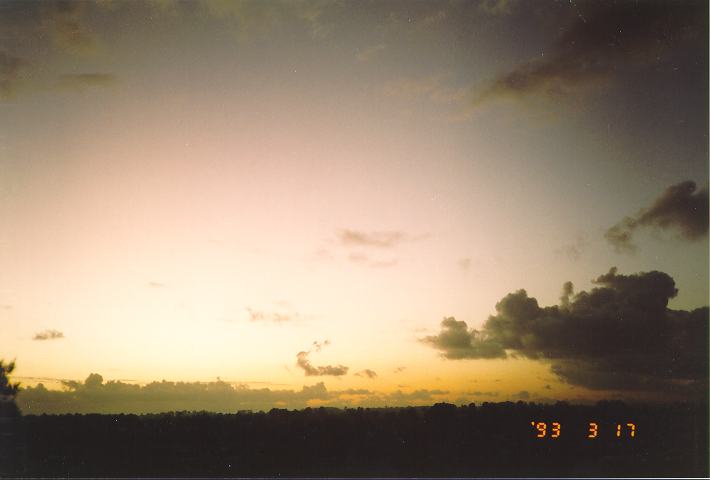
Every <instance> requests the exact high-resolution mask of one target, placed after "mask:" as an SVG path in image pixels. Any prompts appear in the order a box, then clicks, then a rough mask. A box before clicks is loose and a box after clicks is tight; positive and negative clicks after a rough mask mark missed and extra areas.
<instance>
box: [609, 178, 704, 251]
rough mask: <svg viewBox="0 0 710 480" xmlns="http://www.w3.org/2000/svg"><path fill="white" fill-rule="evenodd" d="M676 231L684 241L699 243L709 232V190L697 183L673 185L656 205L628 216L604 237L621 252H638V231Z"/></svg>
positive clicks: (689, 182)
mask: <svg viewBox="0 0 710 480" xmlns="http://www.w3.org/2000/svg"><path fill="white" fill-rule="evenodd" d="M640 227H646V228H651V229H656V230H675V231H676V232H678V234H679V236H680V238H682V239H685V240H690V241H692V240H698V239H700V238H703V237H705V236H706V235H707V233H708V190H707V188H704V189H698V188H697V187H696V185H695V182H692V181H685V182H681V183H679V184H677V185H672V186H670V187H668V189H666V191H665V192H663V194H662V195H661V196H660V197H658V198H657V199H656V200H655V201H654V202H653V204H652V205H651V206H650V207H648V208H644V209H642V210H640V211H639V212H638V213H637V214H636V215H635V216H633V217H626V218H624V219H623V220H622V221H621V222H619V223H617V224H616V225H614V226H613V227H611V228H609V230H607V232H606V234H605V235H604V236H605V238H606V239H607V240H608V241H609V243H611V244H612V245H613V246H614V248H615V249H616V250H617V251H618V252H634V251H635V250H636V249H637V246H636V245H635V244H634V243H633V234H634V232H635V231H636V229H638V228H640Z"/></svg>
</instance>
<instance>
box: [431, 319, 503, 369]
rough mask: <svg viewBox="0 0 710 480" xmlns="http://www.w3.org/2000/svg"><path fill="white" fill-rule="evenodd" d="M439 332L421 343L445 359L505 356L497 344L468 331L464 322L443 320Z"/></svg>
mask: <svg viewBox="0 0 710 480" xmlns="http://www.w3.org/2000/svg"><path fill="white" fill-rule="evenodd" d="M441 330H442V331H441V333H439V334H438V335H435V336H432V335H430V336H427V337H424V338H423V339H422V342H424V343H426V344H428V345H430V346H432V347H434V348H436V349H438V350H441V351H442V352H443V356H444V357H445V358H448V359H451V360H456V359H461V358H505V356H506V355H505V350H503V348H502V347H501V345H500V344H499V343H498V342H496V341H495V340H491V339H488V338H486V336H485V334H482V333H481V332H478V331H476V330H473V329H471V330H469V329H468V328H467V326H466V322H464V321H457V320H456V319H455V318H453V317H448V318H444V320H442V322H441Z"/></svg>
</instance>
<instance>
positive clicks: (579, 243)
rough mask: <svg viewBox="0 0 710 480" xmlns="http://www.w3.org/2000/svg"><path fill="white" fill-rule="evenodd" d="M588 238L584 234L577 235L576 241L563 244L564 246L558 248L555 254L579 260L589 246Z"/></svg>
mask: <svg viewBox="0 0 710 480" xmlns="http://www.w3.org/2000/svg"><path fill="white" fill-rule="evenodd" d="M587 245H588V243H587V240H586V238H584V236H583V235H579V236H577V239H576V240H575V241H574V243H569V244H567V245H563V246H562V247H560V248H558V249H556V250H555V255H557V256H560V257H565V258H567V259H569V260H572V261H575V262H576V261H577V260H579V259H580V258H581V257H582V254H583V253H584V251H585V249H586V248H587Z"/></svg>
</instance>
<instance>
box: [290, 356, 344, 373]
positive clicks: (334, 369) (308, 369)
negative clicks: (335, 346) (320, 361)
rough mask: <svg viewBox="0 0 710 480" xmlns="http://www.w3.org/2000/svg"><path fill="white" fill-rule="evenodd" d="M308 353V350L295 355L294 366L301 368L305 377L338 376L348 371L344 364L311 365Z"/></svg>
mask: <svg viewBox="0 0 710 480" xmlns="http://www.w3.org/2000/svg"><path fill="white" fill-rule="evenodd" d="M310 353H311V352H310V351H308V352H298V354H297V355H296V366H297V367H298V368H301V369H303V372H304V373H305V374H306V376H307V377H320V376H328V375H329V376H334V377H339V376H342V375H346V374H347V373H348V370H349V368H348V367H346V366H345V365H326V366H318V367H316V366H313V365H312V364H311V361H310V360H309V358H308V355H310Z"/></svg>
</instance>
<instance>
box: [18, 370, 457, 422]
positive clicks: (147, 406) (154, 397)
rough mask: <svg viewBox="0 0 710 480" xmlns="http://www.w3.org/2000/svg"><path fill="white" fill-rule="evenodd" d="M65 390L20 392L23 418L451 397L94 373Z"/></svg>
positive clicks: (361, 403) (430, 400)
mask: <svg viewBox="0 0 710 480" xmlns="http://www.w3.org/2000/svg"><path fill="white" fill-rule="evenodd" d="M63 384H64V390H49V389H47V388H46V387H44V385H42V384H39V385H37V386H36V387H28V388H24V389H21V390H20V392H19V394H18V397H17V404H18V406H19V407H20V409H21V411H22V412H23V413H24V414H42V413H47V414H59V413H159V412H170V411H186V410H187V411H202V410H205V411H212V412H238V411H240V410H255V411H256V410H269V409H271V408H305V407H308V406H322V405H324V406H340V407H343V406H353V405H357V406H364V407H367V406H371V407H374V406H405V405H426V404H431V403H433V402H435V401H437V400H439V399H441V397H442V396H444V395H447V394H448V393H449V392H448V391H446V390H426V389H420V390H415V391H412V392H402V391H401V390H397V391H394V392H391V393H378V392H372V391H370V390H366V389H345V390H328V389H327V388H326V386H325V385H324V384H323V382H318V383H316V384H314V385H305V386H303V387H302V388H301V389H300V390H272V389H269V388H259V389H254V388H249V387H247V386H244V385H232V384H230V383H226V382H223V381H216V382H209V383H199V382H167V381H165V380H163V381H161V382H151V383H149V384H147V385H144V386H140V385H133V384H129V383H124V382H121V381H113V380H112V381H108V382H105V381H104V379H103V377H102V376H101V375H99V374H96V373H92V374H91V375H89V377H88V378H87V379H86V380H85V381H84V382H77V381H65V382H63Z"/></svg>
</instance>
